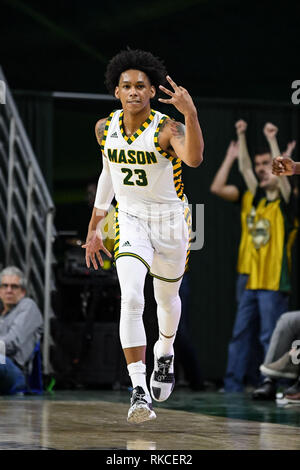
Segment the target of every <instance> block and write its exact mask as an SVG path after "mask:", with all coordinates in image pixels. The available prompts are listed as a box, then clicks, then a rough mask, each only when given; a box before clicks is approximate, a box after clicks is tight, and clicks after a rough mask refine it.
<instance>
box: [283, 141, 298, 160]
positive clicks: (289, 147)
mask: <svg viewBox="0 0 300 470" xmlns="http://www.w3.org/2000/svg"><path fill="white" fill-rule="evenodd" d="M295 147H296V141H295V140H292V142H289V143H288V144H287V146H286V149H285V151H284V152H282V156H283V157H291V156H292V153H293V150H294V148H295Z"/></svg>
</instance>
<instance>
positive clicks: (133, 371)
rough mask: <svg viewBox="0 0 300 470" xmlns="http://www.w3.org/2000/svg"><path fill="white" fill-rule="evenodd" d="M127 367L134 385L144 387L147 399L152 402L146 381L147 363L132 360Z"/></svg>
mask: <svg viewBox="0 0 300 470" xmlns="http://www.w3.org/2000/svg"><path fill="white" fill-rule="evenodd" d="M127 369H128V373H129V376H130V379H131V382H132V387H133V388H135V387H138V386H140V387H142V388H143V390H144V392H145V394H146V398H147V401H149V402H151V398H150V393H149V390H148V387H147V383H146V365H145V364H144V363H143V361H138V362H131V363H130V364H128V366H127Z"/></svg>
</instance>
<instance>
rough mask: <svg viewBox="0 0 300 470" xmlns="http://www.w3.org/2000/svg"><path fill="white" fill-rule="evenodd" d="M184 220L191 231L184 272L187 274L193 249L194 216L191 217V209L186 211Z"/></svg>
mask: <svg viewBox="0 0 300 470" xmlns="http://www.w3.org/2000/svg"><path fill="white" fill-rule="evenodd" d="M184 219H185V221H186V223H187V225H188V229H189V244H188V249H187V253H186V261H185V270H184V272H186V271H187V269H188V262H189V258H190V252H191V250H190V248H191V243H192V216H191V211H190V208H189V207H187V208H186V209H185V211H184Z"/></svg>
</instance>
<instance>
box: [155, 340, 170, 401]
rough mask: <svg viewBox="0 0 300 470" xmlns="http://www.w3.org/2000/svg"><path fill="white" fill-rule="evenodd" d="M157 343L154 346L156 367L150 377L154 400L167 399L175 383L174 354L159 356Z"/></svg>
mask: <svg viewBox="0 0 300 470" xmlns="http://www.w3.org/2000/svg"><path fill="white" fill-rule="evenodd" d="M157 343H158V342H156V343H155V345H154V348H153V352H154V369H153V372H152V375H151V379H150V391H151V396H152V398H153V400H156V401H165V400H167V399H168V398H169V396H170V395H171V393H172V391H173V388H174V385H175V377H174V372H173V364H174V354H173V355H165V356H161V357H160V358H158V357H157V355H156V348H157Z"/></svg>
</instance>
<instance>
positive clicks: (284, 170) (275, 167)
mask: <svg viewBox="0 0 300 470" xmlns="http://www.w3.org/2000/svg"><path fill="white" fill-rule="evenodd" d="M272 173H273V174H274V175H276V176H282V175H285V176H291V175H294V174H295V162H294V160H292V159H291V158H289V157H276V158H274V159H273V162H272Z"/></svg>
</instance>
